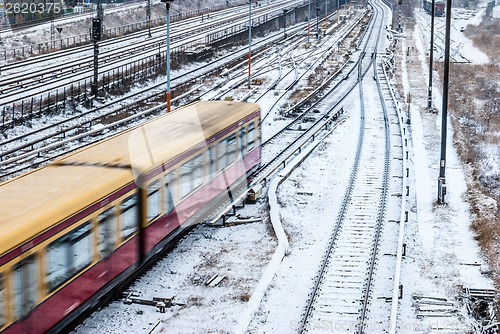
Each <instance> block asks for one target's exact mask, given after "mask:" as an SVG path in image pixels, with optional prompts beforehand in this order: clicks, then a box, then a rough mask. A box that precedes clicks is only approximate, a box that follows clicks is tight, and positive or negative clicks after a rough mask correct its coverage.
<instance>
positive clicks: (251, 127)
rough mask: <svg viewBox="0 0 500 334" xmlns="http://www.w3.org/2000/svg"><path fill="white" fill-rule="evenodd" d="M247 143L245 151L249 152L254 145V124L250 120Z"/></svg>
mask: <svg viewBox="0 0 500 334" xmlns="http://www.w3.org/2000/svg"><path fill="white" fill-rule="evenodd" d="M247 138H248V144H247V152H250V151H251V150H253V148H254V147H255V124H254V123H253V122H252V123H250V124H249V125H248V136H247Z"/></svg>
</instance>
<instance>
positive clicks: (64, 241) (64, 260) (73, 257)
mask: <svg viewBox="0 0 500 334" xmlns="http://www.w3.org/2000/svg"><path fill="white" fill-rule="evenodd" d="M90 230H91V229H90V222H87V223H85V224H84V225H82V226H80V227H79V228H77V229H75V230H74V231H71V232H70V233H68V234H67V235H65V236H64V237H62V238H59V239H57V240H56V241H54V242H52V243H51V244H50V245H49V247H48V249H47V283H48V288H49V291H54V290H55V289H56V288H57V287H58V286H59V285H61V284H62V283H64V282H65V281H66V280H67V279H68V278H70V277H71V276H73V275H74V274H75V273H78V272H79V271H81V270H82V269H83V268H85V267H87V266H88V265H89V264H90V262H91V254H92V244H91V239H92V238H91V236H90Z"/></svg>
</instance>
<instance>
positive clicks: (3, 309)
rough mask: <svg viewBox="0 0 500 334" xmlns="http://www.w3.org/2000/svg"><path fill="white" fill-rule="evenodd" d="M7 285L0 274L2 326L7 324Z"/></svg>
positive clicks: (0, 315) (0, 326)
mask: <svg viewBox="0 0 500 334" xmlns="http://www.w3.org/2000/svg"><path fill="white" fill-rule="evenodd" d="M5 295H6V293H5V286H4V283H3V277H2V275H0V328H2V327H3V325H5V322H6V321H5V299H6V296H5Z"/></svg>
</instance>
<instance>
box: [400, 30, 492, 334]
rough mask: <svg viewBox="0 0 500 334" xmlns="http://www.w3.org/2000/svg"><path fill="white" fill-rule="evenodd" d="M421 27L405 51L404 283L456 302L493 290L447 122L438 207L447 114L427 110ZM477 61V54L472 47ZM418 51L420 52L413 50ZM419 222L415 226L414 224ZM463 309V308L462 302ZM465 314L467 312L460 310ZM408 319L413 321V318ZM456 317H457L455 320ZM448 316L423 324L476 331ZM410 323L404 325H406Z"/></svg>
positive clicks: (437, 102)
mask: <svg viewBox="0 0 500 334" xmlns="http://www.w3.org/2000/svg"><path fill="white" fill-rule="evenodd" d="M419 27H420V26H418V25H417V26H416V29H415V31H407V36H411V37H412V38H407V39H406V40H404V41H403V46H402V50H406V49H407V47H410V49H411V50H412V52H410V54H409V55H408V56H406V55H405V53H404V52H403V62H404V64H403V65H402V77H403V78H402V79H403V86H404V92H405V96H407V94H408V93H411V95H412V103H411V106H410V110H411V127H412V143H413V147H414V151H413V152H412V159H411V160H412V162H413V164H414V169H413V170H414V177H415V185H416V189H415V190H416V192H413V193H412V194H413V203H412V210H411V221H410V224H408V227H409V228H408V229H407V233H408V235H407V237H406V239H407V241H408V256H407V260H406V261H403V274H402V279H403V284H404V286H405V287H406V291H407V292H406V294H407V295H408V296H410V295H423V296H433V297H445V298H448V299H449V300H452V301H456V298H457V294H458V293H460V292H462V291H461V287H462V286H464V287H468V288H482V289H485V288H489V289H493V284H492V282H491V280H490V279H488V278H486V277H485V276H484V275H483V273H484V272H486V271H487V266H486V264H485V260H484V259H483V258H482V256H481V254H480V250H479V247H478V245H477V243H476V241H475V240H474V234H473V232H472V231H471V230H470V224H471V215H470V208H469V205H468V203H467V197H468V196H467V188H466V183H465V173H464V169H463V164H462V162H461V161H460V160H459V158H458V155H457V152H456V150H455V149H454V147H453V139H452V138H453V129H452V127H451V123H450V121H449V120H448V123H447V125H448V126H447V130H448V136H447V157H446V161H447V168H446V184H447V197H446V201H447V205H445V206H437V205H436V204H435V202H436V198H437V177H438V175H439V159H440V133H441V115H440V114H439V115H435V114H433V113H429V112H427V88H426V87H427V82H428V79H427V78H426V74H427V73H428V64H427V63H426V58H425V52H426V51H425V50H424V48H425V47H424V46H423V42H422V41H423V39H422V33H424V34H428V32H427V31H424V32H422V31H421V30H420V29H419ZM463 49H464V50H468V51H469V52H470V55H471V57H472V58H474V59H479V58H480V55H479V54H475V53H474V50H473V49H472V48H469V46H468V45H467V46H466V47H464V48H463ZM413 50H415V51H413ZM434 77H435V81H434V82H435V86H434V87H433V97H434V106H435V108H437V109H438V110H441V106H442V96H441V92H442V88H441V87H440V83H439V80H436V78H437V75H435V76H434ZM412 221H413V222H414V223H413V224H412V223H411V222H412ZM411 302H412V301H411V299H410V300H409V298H407V299H406V300H403V302H402V304H403V305H402V309H401V314H402V315H403V316H402V318H403V319H404V318H408V315H409V312H408V311H409V309H410V308H411V307H412V305H411ZM457 308H460V305H459V304H457ZM458 311H459V314H460V313H464V310H463V309H462V310H460V309H459V310H458ZM408 319H411V317H410V318H408ZM451 319H453V318H451ZM451 319H448V318H441V319H440V318H432V317H428V318H425V317H424V319H423V320H421V322H424V323H427V324H428V325H429V326H431V327H432V326H434V327H436V326H445V327H446V326H448V327H449V328H448V329H451V330H456V332H465V331H466V330H467V329H470V327H468V326H469V324H467V322H465V323H464V322H463V321H462V320H460V321H457V319H453V320H452V321H450V320H451ZM403 322H404V321H403Z"/></svg>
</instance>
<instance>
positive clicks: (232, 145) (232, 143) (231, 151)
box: [226, 135, 238, 165]
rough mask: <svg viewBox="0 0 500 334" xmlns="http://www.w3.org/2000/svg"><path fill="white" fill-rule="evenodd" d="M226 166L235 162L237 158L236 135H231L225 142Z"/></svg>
mask: <svg viewBox="0 0 500 334" xmlns="http://www.w3.org/2000/svg"><path fill="white" fill-rule="evenodd" d="M226 143H227V164H228V165H230V164H232V163H233V162H235V161H236V157H238V143H237V142H236V135H231V136H230V137H229V138H228V139H227V140H226Z"/></svg>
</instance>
